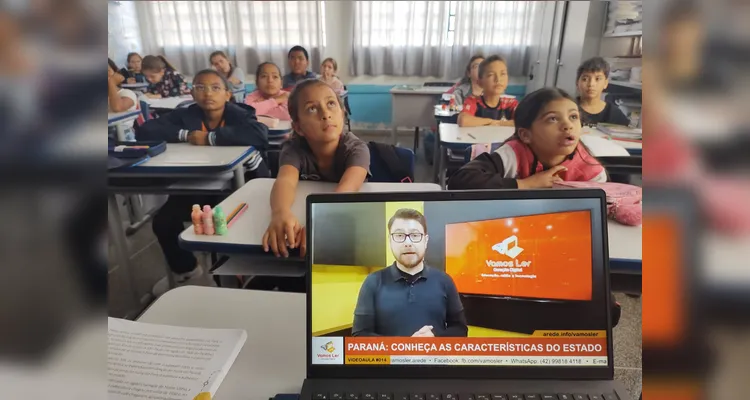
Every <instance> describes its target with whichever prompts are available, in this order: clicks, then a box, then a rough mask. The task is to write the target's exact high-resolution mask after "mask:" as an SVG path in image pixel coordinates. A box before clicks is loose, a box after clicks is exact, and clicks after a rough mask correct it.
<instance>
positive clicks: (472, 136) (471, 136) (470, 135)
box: [468, 133, 477, 140]
mask: <svg viewBox="0 0 750 400" xmlns="http://www.w3.org/2000/svg"><path fill="white" fill-rule="evenodd" d="M468 135H469V137H470V138H472V139H474V140H477V138H475V137H474V135H472V134H471V133H469V134H468Z"/></svg>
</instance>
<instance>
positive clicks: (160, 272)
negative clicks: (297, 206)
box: [108, 134, 641, 398]
mask: <svg viewBox="0 0 750 400" xmlns="http://www.w3.org/2000/svg"><path fill="white" fill-rule="evenodd" d="M358 136H359V137H360V138H361V139H363V140H366V141H370V140H377V141H382V142H389V140H390V136H389V135H386V134H381V135H373V134H360V135H358ZM399 142H400V143H402V144H405V145H407V146H411V143H412V142H413V139H412V136H411V135H403V136H400V137H399ZM431 177H432V166H430V165H428V164H427V163H426V162H425V157H424V153H423V152H422V149H420V150H419V151H418V156H417V164H416V170H415V179H416V181H417V182H431V181H432V178H431ZM123 217H124V216H123ZM128 239H129V245H130V253H131V258H130V260H131V261H130V262H131V266H132V269H133V275H134V276H133V280H134V282H135V291H136V295H137V297H138V298H143V297H146V296H148V295H149V294H150V292H151V288H152V286H153V285H154V284H155V283H156V282H157V281H158V280H159V279H161V278H162V277H164V276H166V270H167V267H166V261H165V260H164V257H163V256H162V253H161V249H160V247H159V244H158V243H157V241H156V238H155V237H154V235H153V233H152V232H151V225H150V224H148V225H146V226H144V227H143V228H141V229H140V230H139V231H138V232H136V233H135V234H134V235H133V236H131V237H129V238H128ZM109 260H110V263H109V291H108V295H109V315H110V316H113V317H126V316H128V317H133V316H136V315H137V314H138V312H139V310H142V309H144V308H145V306H147V304H143V305H142V306H136V305H134V300H133V295H132V293H131V292H130V289H129V287H130V286H129V284H128V277H127V275H126V272H125V271H124V270H123V269H122V268H120V267H119V266H118V265H117V263H116V260H117V257H116V256H115V254H114V251H113V248H112V246H111V245H110V248H109ZM186 284H187V285H213V280H212V279H210V278H208V277H207V276H206V275H202V276H199V277H197V278H194V279H192V280H190V281H188V282H187V283H186ZM617 300H618V301H619V302H620V304H621V305H622V318H621V319H620V324H619V325H618V326H617V327H616V328H615V329H614V349H615V378H616V379H617V380H619V381H621V382H623V384H625V387H627V388H628V390H630V392H631V394H633V396H634V398H638V395H639V394H640V390H641V389H640V388H641V300H640V298H638V299H635V298H630V297H627V296H625V295H619V294H618V295H617Z"/></svg>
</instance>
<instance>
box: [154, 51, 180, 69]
mask: <svg viewBox="0 0 750 400" xmlns="http://www.w3.org/2000/svg"><path fill="white" fill-rule="evenodd" d="M156 57H158V58H159V59H160V60H161V62H163V63H164V68H166V69H167V71H172V72H178V71H177V68H175V67H174V65H172V63H170V62H169V61H167V57H164V56H163V55H161V54H160V55H158V56H156Z"/></svg>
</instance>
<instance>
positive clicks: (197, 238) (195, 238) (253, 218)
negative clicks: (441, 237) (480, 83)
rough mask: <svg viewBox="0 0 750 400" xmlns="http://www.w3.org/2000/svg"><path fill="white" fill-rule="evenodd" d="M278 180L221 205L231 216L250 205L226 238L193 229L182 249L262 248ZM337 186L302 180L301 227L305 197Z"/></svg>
mask: <svg viewBox="0 0 750 400" xmlns="http://www.w3.org/2000/svg"><path fill="white" fill-rule="evenodd" d="M275 181H276V180H275V179H269V178H257V179H253V180H251V181H250V182H248V183H247V184H245V186H243V187H242V188H240V189H239V190H237V191H236V192H234V193H232V194H231V195H230V196H229V197H227V198H226V199H225V200H224V201H222V202H221V203H220V204H219V205H220V206H221V208H222V209H223V210H224V212H225V213H226V214H229V213H230V212H232V210H234V209H235V208H236V207H237V206H238V205H239V204H240V203H247V205H248V206H249V208H248V210H247V211H245V214H243V215H242V216H241V217H240V219H239V220H237V222H235V223H234V224H233V225H232V227H231V228H229V232H228V233H227V234H226V235H221V236H220V235H196V234H195V232H194V231H193V226H192V225H191V226H190V227H189V228H187V229H185V230H184V231H182V233H181V234H180V247H182V248H183V249H185V250H189V251H210V252H220V253H238V252H242V250H244V249H252V250H257V249H258V248H259V247H260V246H261V242H262V239H263V234H264V233H265V232H266V229H267V228H268V224H269V223H270V222H271V204H270V199H271V188H273V184H274V182H275ZM335 189H336V184H335V183H328V182H312V181H300V182H299V185H298V186H297V193H296V194H295V198H294V204H293V205H292V213H293V214H294V216H295V217H297V220H299V221H300V223H301V224H303V225H304V224H305V221H306V216H307V209H306V198H307V195H308V194H312V193H331V192H333V191H334V190H335ZM438 190H440V187H439V186H438V185H436V184H434V183H369V182H367V183H365V184H363V185H362V188H360V190H359V191H360V192H429V191H438Z"/></svg>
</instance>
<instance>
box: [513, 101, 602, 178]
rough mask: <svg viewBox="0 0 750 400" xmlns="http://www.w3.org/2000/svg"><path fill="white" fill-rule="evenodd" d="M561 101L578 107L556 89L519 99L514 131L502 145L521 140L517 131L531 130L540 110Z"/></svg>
mask: <svg viewBox="0 0 750 400" xmlns="http://www.w3.org/2000/svg"><path fill="white" fill-rule="evenodd" d="M561 99H568V100H570V101H572V102H573V103H575V104H576V106H578V103H577V102H576V100H575V98H573V96H571V95H570V94H568V92H566V91H565V90H562V89H560V88H556V87H548V88H541V89H539V90H536V91H534V92H531V93H529V94H527V95H526V96H525V97H524V98H523V99H521V101H520V102H519V103H518V106H516V112H515V115H514V117H513V122H514V125H515V128H516V131H515V132H514V133H513V136H511V137H510V138H508V140H506V141H505V142H503V144H505V143H507V142H509V141H511V140H521V136H520V135H519V134H518V131H519V130H520V129H521V128H524V129H531V125H532V124H534V121H536V119H537V118H538V117H539V114H540V113H541V112H542V110H544V107H546V106H547V104H549V103H551V102H553V101H556V100H561ZM579 143H580V144H581V146H582V147H583V148H584V149H585V150H586V151H587V152H588V153H589V155H590V156H591V157H592V158H594V159H596V157H594V155H593V153H591V150H589V148H588V147H586V145H585V144H583V142H579ZM597 162H598V160H597ZM600 164H601V163H600Z"/></svg>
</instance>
